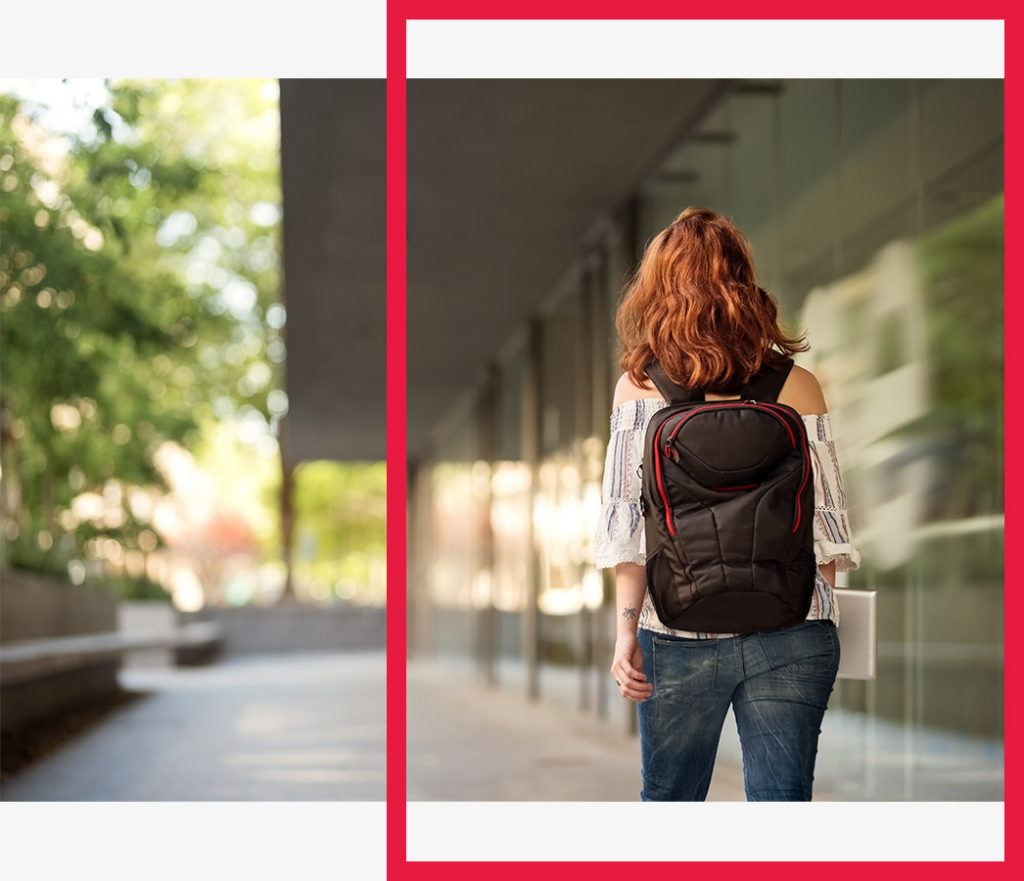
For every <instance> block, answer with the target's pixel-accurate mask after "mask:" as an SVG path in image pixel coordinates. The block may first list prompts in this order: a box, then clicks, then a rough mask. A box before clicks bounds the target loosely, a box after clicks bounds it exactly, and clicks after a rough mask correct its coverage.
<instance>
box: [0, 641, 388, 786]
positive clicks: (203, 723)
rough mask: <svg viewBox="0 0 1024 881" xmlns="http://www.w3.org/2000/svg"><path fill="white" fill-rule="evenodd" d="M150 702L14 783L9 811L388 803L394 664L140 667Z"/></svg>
mask: <svg viewBox="0 0 1024 881" xmlns="http://www.w3.org/2000/svg"><path fill="white" fill-rule="evenodd" d="M121 682H122V685H123V686H124V687H125V688H127V689H130V690H132V691H144V692H148V694H147V696H146V697H144V698H142V699H140V700H138V701H136V702H134V703H132V704H131V705H129V706H127V707H124V708H121V709H120V710H117V711H115V712H114V713H112V714H111V715H110V716H109V717H107V718H106V719H104V720H103V721H102V722H101V723H99V724H97V725H96V726H94V727H92V728H90V729H89V730H88V731H87V732H85V733H83V734H82V735H81V736H79V737H77V738H76V739H75V740H73V741H71V742H69V743H67V744H65V745H63V746H62V747H60V748H59V749H58V750H56V751H55V752H54V753H52V754H51V755H48V756H46V757H45V758H43V759H41V760H40V761H39V762H37V763H35V764H33V765H32V766H30V767H27V768H24V769H23V770H22V771H20V772H18V773H17V774H15V775H13V776H12V777H11V778H10V779H9V780H6V781H4V784H3V788H2V791H0V797H2V798H3V800H5V801H206V800H211V801H250V800H251V801H376V800H383V799H384V798H385V758H386V755H385V705H386V703H385V694H386V692H385V686H386V683H385V655H384V652H383V651H372V652H315V653H314V652H309V653H301V654H278V655H271V654H264V655H255V656H254V655H249V656H239V657H235V658H229V659H227V660H223V661H220V662H217V663H215V664H213V665H211V666H207V667H192V668H178V669H175V668H166V667H165V668H160V667H152V668H145V667H137V668H132V667H129V668H125V669H124V670H122V671H121Z"/></svg>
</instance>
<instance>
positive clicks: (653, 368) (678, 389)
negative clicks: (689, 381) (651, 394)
mask: <svg viewBox="0 0 1024 881" xmlns="http://www.w3.org/2000/svg"><path fill="white" fill-rule="evenodd" d="M644 372H645V373H646V374H647V376H648V377H650V380H651V382H653V383H654V387H655V388H656V389H657V390H658V391H659V392H661V396H662V397H663V398H664V399H665V400H666V401H668V402H669V403H670V404H686V403H689V402H690V401H703V400H704V391H703V390H702V389H688V388H686V386H682V385H679V383H677V382H673V381H672V380H671V379H669V378H668V374H667V373H666V372H665V371H664V370H663V369H662V366H661V365H660V364H659V363H658V362H657V361H649V362H648V363H647V365H646V366H645V367H644ZM780 388H781V386H780Z"/></svg>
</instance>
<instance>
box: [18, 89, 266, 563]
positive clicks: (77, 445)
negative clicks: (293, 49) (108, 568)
mask: <svg viewBox="0 0 1024 881" xmlns="http://www.w3.org/2000/svg"><path fill="white" fill-rule="evenodd" d="M107 85H108V88H107V92H108V94H107V100H106V101H104V102H102V103H101V104H100V105H99V106H96V107H95V108H93V112H92V118H91V125H89V126H87V127H86V128H85V129H84V130H82V131H74V132H54V131H49V130H47V129H46V128H45V127H44V125H43V124H42V123H41V122H40V118H41V117H43V116H44V115H45V113H44V111H45V108H39V107H34V106H32V105H31V103H30V102H28V101H26V100H24V99H20V98H18V97H15V96H13V95H0V381H2V385H0V433H2V439H0V440H2V460H0V461H2V468H3V494H2V498H0V507H2V514H3V538H4V547H3V552H2V557H0V563H2V564H3V565H17V566H21V567H25V568H32V569H37V570H44V571H54V572H62V573H63V572H67V571H68V565H69V563H70V562H71V561H73V560H78V561H81V562H82V563H83V564H88V563H90V561H92V563H93V564H95V566H96V567H98V568H100V569H101V568H102V553H101V551H102V548H104V547H107V548H109V547H111V543H110V542H109V541H108V542H105V543H104V542H103V541H99V542H98V541H97V539H113V540H114V541H115V542H116V544H117V545H118V546H119V547H120V548H121V551H118V553H122V552H123V550H125V549H128V550H131V549H134V548H139V547H143V548H144V549H151V545H152V536H153V532H152V530H151V528H150V525H149V523H148V516H147V513H146V511H145V510H142V509H141V508H140V506H137V505H133V504H132V496H131V493H130V492H129V491H128V490H129V489H130V488H131V487H137V486H161V485H162V478H161V475H160V473H159V472H158V470H157V469H156V467H155V466H154V459H153V457H154V453H155V452H156V450H157V449H158V448H159V446H160V445H161V444H162V443H164V442H165V441H177V442H180V443H182V444H183V445H185V446H192V445H194V444H195V442H196V439H197V432H198V426H199V425H200V423H201V422H202V420H204V418H209V417H216V418H221V419H223V418H227V417H234V418H238V419H240V420H242V421H243V422H245V421H249V422H257V423H259V425H260V426H262V427H263V428H264V429H265V430H266V431H269V432H272V431H273V430H274V428H275V424H276V421H277V420H278V419H279V418H280V417H281V416H282V415H283V413H284V411H285V407H286V400H285V397H284V394H283V392H282V391H281V376H280V365H281V364H282V362H283V360H284V344H283V341H282V339H281V328H282V326H283V324H284V310H283V308H282V307H281V306H280V304H279V303H278V302H277V299H278V294H279V275H278V259H277V251H278V244H277V229H278V224H279V218H280V207H279V206H280V187H279V181H278V168H277V146H278V140H277V139H278V122H277V104H276V89H274V88H273V83H272V82H271V83H270V84H269V86H270V88H269V89H268V83H267V82H266V81H237V80H233V81H228V82H222V81H214V80H182V81H171V82H164V81H143V82H131V81H126V82H115V83H108V84H107ZM89 494H95V496H96V497H98V498H99V499H101V500H102V504H100V505H98V506H96V505H94V506H93V507H92V509H91V510H89V511H88V512H83V511H81V510H79V509H76V507H75V505H74V501H75V499H76V498H82V497H84V496H87V495H89Z"/></svg>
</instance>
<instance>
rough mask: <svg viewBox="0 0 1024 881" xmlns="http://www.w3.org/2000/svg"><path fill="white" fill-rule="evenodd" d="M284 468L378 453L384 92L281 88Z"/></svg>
mask: <svg viewBox="0 0 1024 881" xmlns="http://www.w3.org/2000/svg"><path fill="white" fill-rule="evenodd" d="M280 85H281V178H282V182H281V186H282V192H283V202H284V212H283V213H284V219H283V240H284V246H283V250H284V254H283V263H284V273H283V276H284V302H285V306H286V308H287V313H288V323H287V325H286V328H285V330H286V342H287V363H286V370H285V374H286V377H285V383H286V389H287V393H288V415H287V417H286V420H285V424H284V426H283V437H282V446H283V449H284V455H285V458H286V461H288V462H290V463H292V464H294V463H297V462H300V461H303V460H312V459H333V460H341V461H345V460H348V461H357V460H380V459H383V458H384V456H385V452H386V444H385V418H386V406H385V397H386V396H385V386H386V375H385V366H386V360H385V336H386V334H385V321H386V291H385V269H386V246H385V169H386V144H385V118H386V114H385V81H384V80H383V79H375V80H357V79H336V80H282V81H281V84H280Z"/></svg>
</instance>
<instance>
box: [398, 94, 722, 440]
mask: <svg viewBox="0 0 1024 881" xmlns="http://www.w3.org/2000/svg"><path fill="white" fill-rule="evenodd" d="M726 85H727V83H726V82H725V81H722V80H410V81H409V82H408V84H407V99H406V100H407V143H408V165H407V175H408V183H407V194H408V216H407V241H408V271H407V310H408V323H407V334H408V346H407V353H408V355H407V356H408V387H407V393H408V416H407V419H408V425H407V436H408V455H409V458H410V459H411V460H415V459H418V458H420V457H422V456H423V455H424V454H425V453H426V452H427V449H428V446H429V442H430V435H431V432H432V430H433V429H434V428H435V427H436V426H437V424H438V423H439V422H440V420H441V419H442V418H443V417H444V415H445V413H446V412H447V411H448V410H450V409H451V407H452V406H453V405H454V404H455V403H456V402H457V401H458V399H459V398H460V397H461V396H463V395H464V394H466V393H467V391H469V390H471V389H472V387H473V385H474V384H475V383H476V382H477V381H478V377H479V376H480V374H481V373H482V372H483V370H484V369H485V367H486V365H487V364H488V362H490V361H491V360H493V358H494V355H495V352H496V351H497V350H498V349H499V348H501V347H502V345H503V344H504V343H505V342H506V341H507V340H508V339H509V338H510V336H511V335H512V334H513V333H514V332H515V331H516V329H517V328H519V327H521V326H522V325H523V324H525V322H527V321H528V320H529V318H530V316H531V315H533V314H534V313H535V312H536V311H537V309H538V308H539V307H540V304H541V303H542V302H543V301H544V300H545V299H546V298H549V297H550V296H551V294H552V291H553V287H554V285H555V284H556V283H557V281H558V279H559V277H560V276H561V275H562V274H563V273H564V272H565V271H566V270H567V269H568V267H569V266H570V264H571V263H572V261H573V259H574V258H575V257H576V255H577V254H578V253H579V248H580V247H581V244H582V241H583V239H584V237H585V236H586V234H587V233H588V231H589V230H590V229H591V228H592V227H593V226H594V225H595V223H597V222H598V220H599V219H600V217H601V216H602V214H603V213H604V212H606V211H607V210H608V209H609V208H612V207H616V206H617V205H620V204H621V203H622V202H623V200H624V199H626V198H627V197H628V196H629V194H630V193H631V192H633V191H635V189H636V188H637V187H638V186H639V185H640V184H641V182H642V181H643V180H644V179H645V178H646V177H647V176H648V175H649V174H650V173H651V172H652V171H653V170H654V169H655V167H656V166H657V165H658V164H659V163H660V162H661V161H662V160H664V159H665V157H666V156H667V155H668V153H669V151H670V150H671V149H672V147H674V146H675V145H676V144H677V143H678V142H679V141H680V140H681V139H682V138H683V137H684V136H685V135H686V133H687V131H688V130H689V129H690V128H692V127H693V126H694V125H695V124H696V122H697V120H699V119H700V117H701V116H702V115H703V114H704V112H705V111H706V110H707V109H708V107H709V106H710V105H711V104H712V103H713V102H714V101H715V100H716V99H717V98H718V96H719V95H720V94H721V93H722V91H723V89H724V88H725V87H726Z"/></svg>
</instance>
